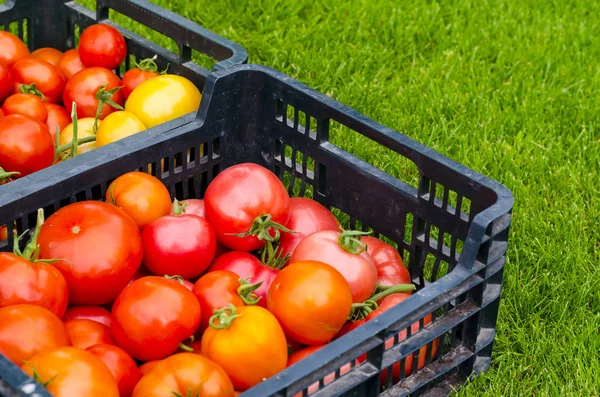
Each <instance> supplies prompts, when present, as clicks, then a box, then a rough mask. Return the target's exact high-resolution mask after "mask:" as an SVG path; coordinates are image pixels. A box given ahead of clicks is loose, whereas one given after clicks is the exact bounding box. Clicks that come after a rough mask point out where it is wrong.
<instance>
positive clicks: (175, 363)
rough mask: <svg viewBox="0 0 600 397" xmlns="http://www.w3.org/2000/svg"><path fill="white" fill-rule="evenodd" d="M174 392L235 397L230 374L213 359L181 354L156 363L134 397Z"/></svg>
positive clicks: (150, 396)
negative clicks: (228, 375)
mask: <svg viewBox="0 0 600 397" xmlns="http://www.w3.org/2000/svg"><path fill="white" fill-rule="evenodd" d="M175 393H177V394H175ZM188 393H189V394H188ZM173 395H180V396H188V395H190V396H201V397H233V395H234V394H233V385H232V384H231V381H230V380H229V378H228V377H227V374H226V373H225V371H223V369H222V368H221V367H219V366H218V365H217V364H215V363H214V362H213V361H211V360H209V359H208V358H206V357H204V356H201V355H199V354H194V353H178V354H174V355H173V356H171V357H169V358H166V359H164V360H162V361H160V362H158V363H157V364H156V365H154V367H153V368H152V370H151V371H150V372H148V373H147V374H146V375H144V376H143V377H142V379H141V380H140V381H139V383H138V384H137V386H136V387H135V389H134V391H133V397H166V396H173Z"/></svg>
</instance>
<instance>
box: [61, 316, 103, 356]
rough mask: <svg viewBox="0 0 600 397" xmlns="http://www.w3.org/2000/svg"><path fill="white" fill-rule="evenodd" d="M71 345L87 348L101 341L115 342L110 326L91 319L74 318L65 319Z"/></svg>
mask: <svg viewBox="0 0 600 397" xmlns="http://www.w3.org/2000/svg"><path fill="white" fill-rule="evenodd" d="M65 327H66V328H67V331H68V332H69V338H70V339H71V345H73V346H74V347H77V348H79V349H87V348H88V347H91V346H96V345H99V344H101V343H108V344H111V345H114V344H115V340H114V339H113V337H112V335H111V332H110V328H109V327H107V326H106V325H104V324H100V323H98V322H96V321H92V320H84V319H76V320H69V321H65Z"/></svg>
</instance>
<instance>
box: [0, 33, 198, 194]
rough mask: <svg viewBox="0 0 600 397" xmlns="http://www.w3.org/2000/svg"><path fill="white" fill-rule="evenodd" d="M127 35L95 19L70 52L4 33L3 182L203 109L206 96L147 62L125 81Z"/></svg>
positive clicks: (0, 46) (0, 82) (0, 67)
mask: <svg viewBox="0 0 600 397" xmlns="http://www.w3.org/2000/svg"><path fill="white" fill-rule="evenodd" d="M127 56H128V53H127V45H126V42H125V39H124V38H123V36H122V35H121V33H120V32H119V31H118V30H116V29H115V28H113V27H112V26H110V25H106V24H95V25H92V26H90V27H88V28H87V29H85V30H84V31H83V33H82V34H81V37H80V39H79V46H78V48H76V49H70V50H68V51H66V52H65V53H62V52H61V51H59V50H57V49H54V48H49V47H46V48H40V49H37V50H35V51H33V52H32V53H30V52H29V50H28V48H27V46H26V45H25V44H24V43H23V42H22V41H21V40H20V39H19V38H18V37H17V36H15V35H13V34H12V33H10V32H6V31H0V105H1V106H2V107H1V109H0V185H1V184H3V183H6V182H9V181H10V180H12V179H15V178H19V177H23V176H26V175H29V174H31V173H33V172H36V171H39V170H41V169H43V168H46V167H49V166H51V165H52V164H54V163H56V162H59V161H65V160H67V159H69V158H72V157H74V156H77V155H79V154H82V153H85V152H88V151H90V150H93V149H95V148H97V147H100V146H104V145H107V144H109V143H112V142H114V141H117V140H119V139H122V138H125V137H127V136H130V135H133V134H136V133H138V132H140V131H143V130H145V129H146V128H151V127H154V126H156V125H158V124H162V123H164V122H166V121H169V120H172V119H174V118H177V117H180V116H183V115H184V114H187V113H190V112H193V111H195V110H197V109H198V106H199V104H200V100H201V93H200V91H199V90H198V88H197V87H196V86H195V85H194V84H192V82H190V81H189V80H187V79H186V78H184V77H181V76H177V75H173V74H167V73H166V71H162V72H160V71H159V70H158V67H157V65H156V63H155V62H154V59H145V60H142V61H140V62H139V63H137V64H136V65H135V67H134V68H132V69H130V70H128V71H127V72H125V74H124V75H123V78H122V79H120V78H119V77H118V76H117V75H116V74H115V73H114V71H113V70H115V69H117V68H119V67H120V65H121V64H122V63H123V61H124V60H125V57H127Z"/></svg>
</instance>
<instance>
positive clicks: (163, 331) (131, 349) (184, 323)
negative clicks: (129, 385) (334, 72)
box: [111, 276, 201, 361]
mask: <svg viewBox="0 0 600 397" xmlns="http://www.w3.org/2000/svg"><path fill="white" fill-rule="evenodd" d="M112 317H113V320H112V324H111V329H112V332H113V336H114V338H115V340H116V341H117V343H118V344H119V346H121V347H122V348H124V349H125V351H127V352H128V353H129V354H131V355H132V356H133V357H134V358H136V359H138V360H142V361H150V360H158V359H162V358H165V357H167V356H169V355H170V354H173V353H174V352H175V351H177V349H178V347H179V344H180V343H181V342H182V341H184V340H186V339H188V338H189V337H190V336H192V335H193V334H194V332H195V331H196V329H197V328H198V325H199V324H200V318H201V312H200V304H199V303H198V300H197V299H196V297H195V296H194V294H193V293H192V292H191V291H189V290H188V289H187V288H185V287H184V286H183V285H181V284H180V283H179V282H177V281H176V280H168V279H166V278H164V277H155V276H149V277H143V278H141V279H139V280H136V281H134V282H133V283H131V284H129V285H128V286H127V287H125V289H124V290H123V291H122V292H121V294H120V295H119V297H118V298H117V300H116V301H115V303H114V305H113V308H112Z"/></svg>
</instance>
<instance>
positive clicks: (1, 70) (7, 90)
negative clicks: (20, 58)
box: [0, 62, 14, 103]
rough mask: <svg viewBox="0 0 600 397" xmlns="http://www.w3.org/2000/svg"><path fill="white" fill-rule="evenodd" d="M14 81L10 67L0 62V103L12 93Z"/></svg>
mask: <svg viewBox="0 0 600 397" xmlns="http://www.w3.org/2000/svg"><path fill="white" fill-rule="evenodd" d="M13 88H14V83H13V79H12V75H11V74H10V68H9V67H8V66H6V65H4V64H3V63H2V62H0V103H2V101H3V100H5V99H6V98H7V97H8V96H9V95H10V94H12V92H13Z"/></svg>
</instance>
